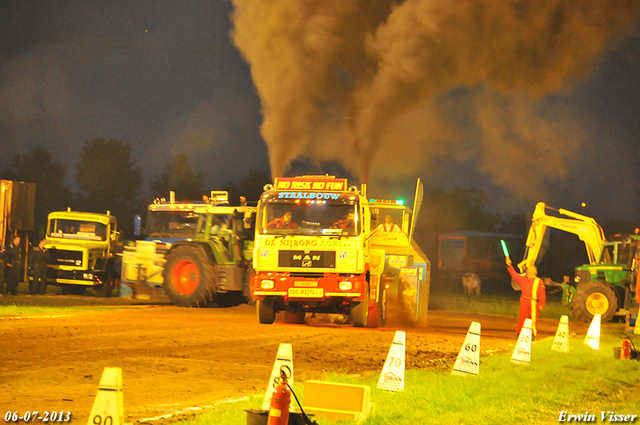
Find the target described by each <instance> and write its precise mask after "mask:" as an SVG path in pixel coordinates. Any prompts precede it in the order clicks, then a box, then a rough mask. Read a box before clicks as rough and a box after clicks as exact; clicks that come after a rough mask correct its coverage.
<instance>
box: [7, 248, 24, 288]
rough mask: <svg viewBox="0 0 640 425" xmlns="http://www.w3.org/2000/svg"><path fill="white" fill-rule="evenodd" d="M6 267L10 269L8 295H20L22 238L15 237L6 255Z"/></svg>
mask: <svg viewBox="0 0 640 425" xmlns="http://www.w3.org/2000/svg"><path fill="white" fill-rule="evenodd" d="M5 258H6V266H7V267H8V268H9V276H8V279H7V294H10V295H18V283H19V282H20V271H21V269H22V251H20V236H18V235H15V236H14V237H13V242H12V243H11V244H9V247H8V249H7V252H6V253H5Z"/></svg>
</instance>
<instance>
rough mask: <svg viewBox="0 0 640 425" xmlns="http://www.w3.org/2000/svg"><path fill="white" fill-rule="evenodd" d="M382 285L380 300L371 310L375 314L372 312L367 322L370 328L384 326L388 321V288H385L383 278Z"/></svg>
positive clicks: (379, 289) (380, 287)
mask: <svg viewBox="0 0 640 425" xmlns="http://www.w3.org/2000/svg"><path fill="white" fill-rule="evenodd" d="M380 281H381V282H380V286H379V288H378V291H379V292H378V293H379V294H380V295H379V296H378V302H376V305H375V307H374V308H373V309H371V312H373V316H372V315H371V314H370V315H369V319H368V322H367V327H368V328H382V327H384V325H385V323H386V321H387V290H386V289H385V288H384V284H383V283H382V279H380Z"/></svg>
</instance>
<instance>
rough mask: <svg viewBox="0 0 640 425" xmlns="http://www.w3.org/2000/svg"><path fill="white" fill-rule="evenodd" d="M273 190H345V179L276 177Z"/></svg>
mask: <svg viewBox="0 0 640 425" xmlns="http://www.w3.org/2000/svg"><path fill="white" fill-rule="evenodd" d="M274 183H275V184H274V188H275V190H313V191H319V192H346V190H347V179H336V178H323V177H276V179H275V181H274Z"/></svg>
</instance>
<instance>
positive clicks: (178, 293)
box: [162, 245, 217, 307]
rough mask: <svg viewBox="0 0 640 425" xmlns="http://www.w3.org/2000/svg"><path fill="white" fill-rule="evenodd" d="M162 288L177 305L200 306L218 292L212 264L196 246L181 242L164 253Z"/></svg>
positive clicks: (205, 303)
mask: <svg viewBox="0 0 640 425" xmlns="http://www.w3.org/2000/svg"><path fill="white" fill-rule="evenodd" d="M165 258H166V260H167V262H166V263H165V267H164V271H163V272H162V275H163V278H164V284H163V286H164V291H165V293H166V294H167V296H168V297H169V299H170V300H171V302H172V303H173V304H175V305H177V306H180V307H203V306H205V305H207V304H208V303H210V302H211V301H212V300H213V297H214V295H215V293H216V292H217V276H216V269H215V266H214V264H212V263H211V262H210V261H209V258H208V257H207V254H206V253H205V252H204V250H203V249H201V248H200V247H198V246H188V245H182V246H178V247H177V248H175V249H173V250H171V251H170V252H169V253H168V254H167V255H166V257H165Z"/></svg>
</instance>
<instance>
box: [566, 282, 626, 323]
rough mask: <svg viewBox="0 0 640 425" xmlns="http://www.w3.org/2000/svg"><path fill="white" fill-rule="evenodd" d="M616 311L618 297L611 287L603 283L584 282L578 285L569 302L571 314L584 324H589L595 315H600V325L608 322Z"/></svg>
mask: <svg viewBox="0 0 640 425" xmlns="http://www.w3.org/2000/svg"><path fill="white" fill-rule="evenodd" d="M617 309H618V296H617V295H616V292H615V291H614V290H613V289H612V288H611V286H609V284H607V283H604V282H586V283H583V284H581V285H578V290H577V291H576V293H575V295H574V296H573V301H572V302H571V313H572V314H573V316H574V317H575V318H576V319H578V320H581V321H583V322H585V323H589V322H591V320H593V316H595V315H596V314H600V320H601V321H602V323H605V322H608V321H610V320H611V319H612V318H613V315H614V314H615V313H616V310H617Z"/></svg>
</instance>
